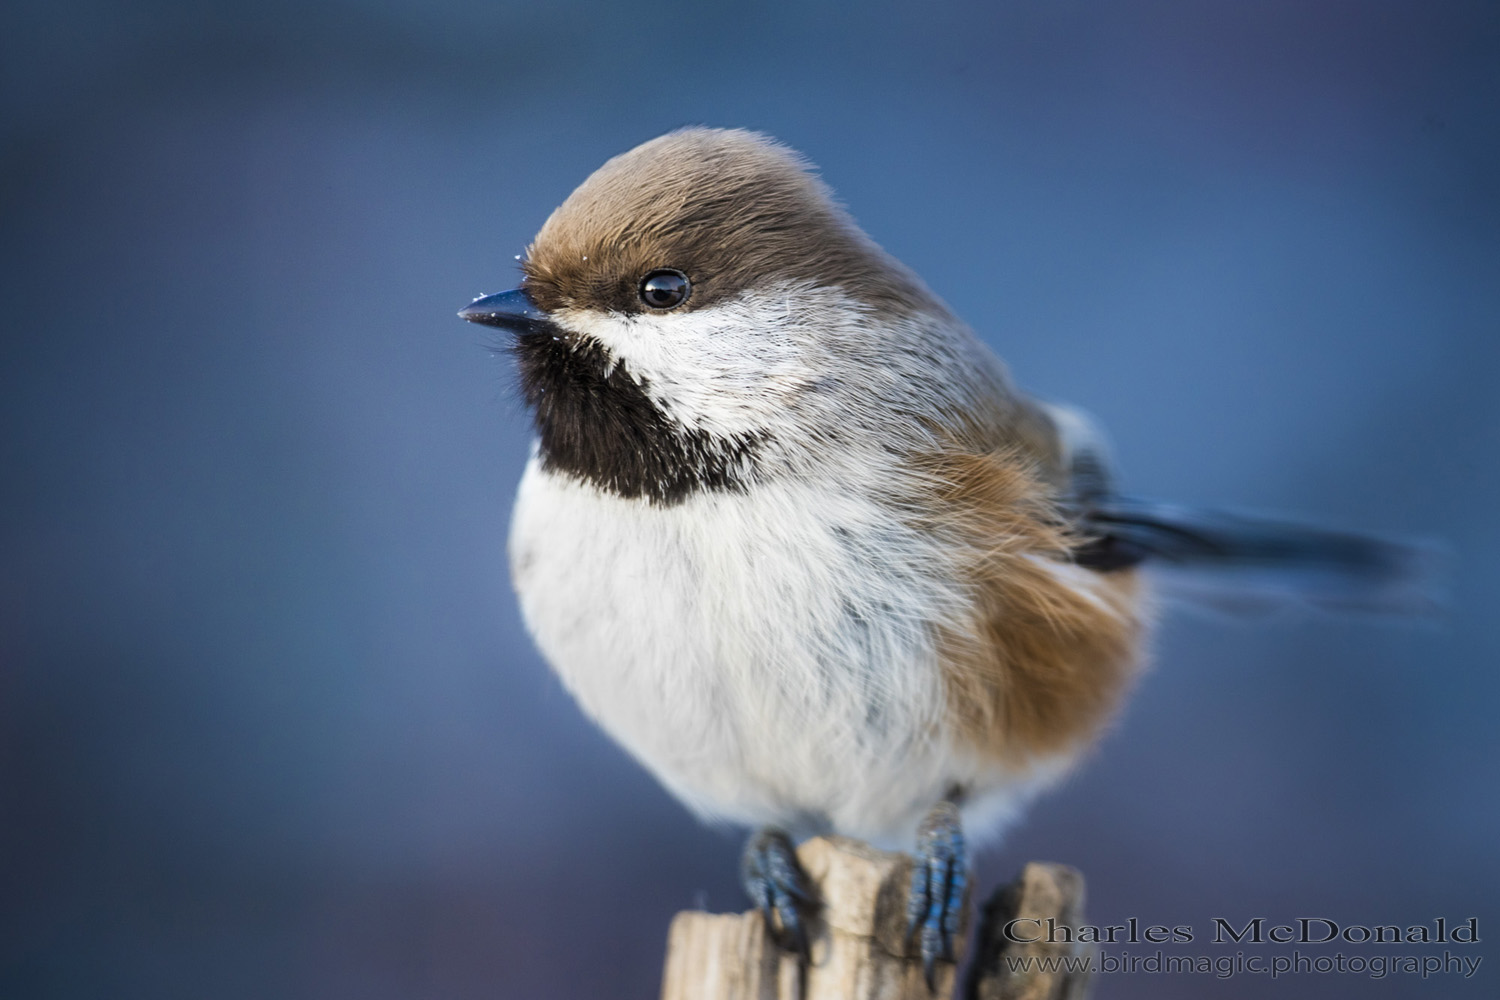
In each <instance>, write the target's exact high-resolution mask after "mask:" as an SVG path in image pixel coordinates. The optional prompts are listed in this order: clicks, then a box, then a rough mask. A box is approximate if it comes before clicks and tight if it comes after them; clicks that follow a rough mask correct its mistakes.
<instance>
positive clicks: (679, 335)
mask: <svg viewBox="0 0 1500 1000" xmlns="http://www.w3.org/2000/svg"><path fill="white" fill-rule="evenodd" d="M857 314H858V311H857V309H855V308H853V307H852V304H851V303H850V302H849V301H848V300H847V299H846V298H845V296H843V294H842V293H839V292H836V291H832V290H828V289H806V288H799V287H786V288H780V289H772V290H768V291H762V292H758V293H756V294H755V295H754V297H753V301H751V297H750V296H748V295H746V296H740V297H739V298H736V299H733V300H731V301H729V302H724V303H721V304H719V305H715V306H711V307H709V308H707V309H700V310H697V311H693V312H682V313H674V312H667V313H659V314H650V313H647V314H638V315H621V314H618V313H608V312H601V311H598V310H592V309H564V310H559V311H558V312H557V313H556V314H554V316H553V318H554V320H555V321H556V322H557V323H559V324H560V325H562V326H563V327H565V328H566V329H568V330H571V331H573V332H575V333H578V334H581V335H584V336H587V337H591V338H593V339H594V340H596V341H598V342H599V343H600V344H602V345H603V346H604V347H605V349H606V350H608V351H609V353H610V354H611V355H612V356H613V357H614V358H616V359H618V360H619V361H620V362H621V363H623V365H624V367H625V370H626V371H628V372H629V373H630V374H631V375H633V376H635V377H636V378H637V379H640V380H644V381H645V382H646V392H647V394H648V395H649V396H650V397H651V398H652V400H653V401H654V402H656V403H657V404H659V405H660V406H661V407H662V409H664V410H665V411H667V412H668V413H670V414H671V415H672V416H673V417H675V418H676V419H677V420H679V421H681V422H682V423H683V424H685V425H687V426H689V427H694V428H698V429H701V430H705V431H709V432H713V433H717V434H722V435H735V434H743V433H748V432H753V431H759V430H767V429H772V428H774V426H775V425H776V424H778V423H779V422H781V421H782V420H785V419H786V418H787V416H788V412H789V411H790V410H792V409H795V408H796V406H797V403H798V400H799V398H800V397H801V396H803V395H804V394H805V393H807V392H808V391H809V390H811V389H812V387H813V386H814V385H815V383H816V381H817V379H818V376H819V372H818V366H817V364H816V362H817V360H818V359H819V357H820V356H821V354H822V351H821V350H820V349H819V346H818V345H819V341H820V337H826V336H827V330H828V328H829V327H830V326H832V325H835V324H838V323H841V322H845V323H846V322H848V317H849V316H851V315H857ZM820 331H821V332H820Z"/></svg>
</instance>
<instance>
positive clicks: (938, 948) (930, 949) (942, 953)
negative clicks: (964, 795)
mask: <svg viewBox="0 0 1500 1000" xmlns="http://www.w3.org/2000/svg"><path fill="white" fill-rule="evenodd" d="M916 861H917V863H916V865H915V866H913V868H912V872H911V895H909V896H908V897H907V899H906V940H907V946H908V947H910V946H911V943H912V939H913V938H916V939H917V940H918V942H919V944H920V946H921V952H922V974H923V977H924V978H925V979H926V980H927V989H928V990H929V991H932V990H934V988H935V987H934V983H935V982H936V972H937V961H938V959H940V958H941V959H942V960H943V961H945V962H951V961H953V960H954V948H953V946H954V942H955V941H956V940H957V939H958V936H959V925H960V923H961V922H962V919H963V910H964V892H965V890H966V889H967V888H968V883H969V858H968V852H967V851H966V850H965V848H964V832H963V827H962V826H961V825H960V823H959V816H958V806H957V805H956V804H955V803H953V802H939V803H938V804H937V805H936V806H934V807H933V809H932V812H930V813H928V814H927V818H926V819H925V820H923V821H922V825H921V826H920V827H918V828H917V856H916Z"/></svg>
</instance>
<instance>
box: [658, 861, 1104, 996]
mask: <svg viewBox="0 0 1500 1000" xmlns="http://www.w3.org/2000/svg"><path fill="white" fill-rule="evenodd" d="M797 859H798V861H800V862H801V863H802V868H803V870H804V871H806V872H807V874H808V877H809V878H811V879H812V881H813V883H814V884H815V885H816V886H817V889H818V893H819V898H820V899H822V901H823V907H822V910H821V911H820V912H819V913H818V915H817V916H816V917H815V918H813V919H812V920H810V921H809V922H808V938H809V944H810V946H811V947H810V951H811V957H812V961H811V963H810V964H809V966H808V968H807V970H806V973H805V977H804V975H803V973H802V972H801V970H799V969H798V963H797V960H796V958H794V957H792V956H790V955H787V954H785V953H784V952H782V951H781V949H779V948H777V947H776V945H775V944H774V943H773V942H772V941H770V940H769V939H768V938H767V936H766V930H765V924H764V922H763V921H762V920H761V916H760V914H759V913H757V912H756V911H754V910H751V911H749V912H746V913H723V914H713V913H704V912H702V911H698V910H685V911H683V912H682V913H679V914H677V916H676V918H675V919H674V920H673V921H672V927H671V930H670V931H668V933H667V963H666V970H665V972H664V975H663V977H662V988H661V998H662V1000H952V997H953V991H954V985H955V968H954V966H953V965H952V964H950V963H947V962H940V963H938V969H937V990H936V991H935V992H932V993H929V992H928V990H927V984H926V983H925V982H924V981H923V979H922V964H921V961H920V960H919V959H917V958H915V957H913V956H909V955H908V952H907V950H906V941H905V937H906V895H907V892H908V891H909V889H910V885H911V868H912V859H911V858H910V857H909V856H907V855H905V854H892V853H889V852H886V851H877V850H876V849H874V848H873V847H870V846H869V845H868V844H863V843H860V842H859V841H856V840H849V839H847V838H844V837H827V838H824V837H818V838H815V839H813V840H809V841H808V842H807V843H805V844H803V845H802V846H801V847H799V848H798V849H797ZM1049 917H1050V918H1052V919H1053V920H1054V921H1056V924H1057V926H1059V927H1060V926H1063V925H1067V926H1069V927H1077V926H1078V925H1080V924H1081V923H1083V876H1082V875H1081V874H1080V873H1079V872H1078V871H1077V870H1076V869H1073V868H1068V867H1066V866H1064V865H1053V864H1040V863H1035V862H1033V863H1032V864H1029V865H1027V866H1026V867H1025V868H1024V869H1023V870H1022V872H1021V874H1020V876H1019V877H1018V878H1017V879H1016V880H1015V881H1014V882H1012V883H1011V884H1010V885H1007V886H1002V887H1001V888H999V889H998V890H996V892H995V894H994V895H993V896H992V897H991V898H990V900H989V901H988V902H987V903H986V904H985V905H984V908H983V920H982V922H981V924H980V928H979V935H978V949H979V950H978V954H977V956H976V960H975V962H974V966H973V968H972V969H971V970H970V974H969V977H968V988H967V989H966V990H965V992H964V996H965V998H966V1000H1084V998H1085V997H1086V995H1087V990H1088V985H1089V983H1088V977H1087V975H1085V974H1082V973H1079V972H1077V971H1069V970H1067V969H1066V968H1050V969H1049V968H1047V967H1045V966H1043V967H1038V966H1037V965H1036V964H1035V962H1034V961H1033V962H1032V963H1031V964H1030V965H1028V963H1027V962H1026V961H1025V960H1026V959H1028V958H1029V959H1032V960H1034V959H1036V958H1048V959H1060V958H1064V957H1068V958H1072V957H1077V956H1080V955H1084V954H1085V952H1083V951H1082V950H1081V949H1079V947H1078V946H1076V945H1070V944H1067V943H1064V942H1060V941H1058V942H1052V943H1049V942H1047V941H1046V940H1045V937H1046V935H1045V931H1044V932H1043V933H1042V934H1041V935H1035V936H1040V937H1042V938H1043V940H1041V941H1038V942H1035V943H1031V942H1025V941H1015V940H1011V938H1012V937H1020V938H1025V937H1031V936H1034V935H1033V934H1032V933H1031V931H1032V930H1033V929H1035V928H1036V927H1041V928H1045V927H1046V921H1047V919H1048V918H1049ZM1016 918H1021V919H1022V920H1023V921H1032V920H1035V921H1038V923H1037V924H1035V925H1033V924H1031V923H1029V922H1027V923H1023V924H1020V925H1016V926H1017V927H1018V928H1019V933H1016V934H1012V935H1011V936H1010V937H1007V936H1006V934H1005V927H1006V925H1007V924H1008V923H1009V922H1010V921H1012V920H1014V919H1016ZM1055 936H1061V935H1055ZM961 957H962V956H960V958H961Z"/></svg>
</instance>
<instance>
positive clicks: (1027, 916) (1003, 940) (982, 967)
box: [968, 861, 1091, 1000]
mask: <svg viewBox="0 0 1500 1000" xmlns="http://www.w3.org/2000/svg"><path fill="white" fill-rule="evenodd" d="M1049 921H1051V923H1050V924H1049ZM1082 923H1083V875H1082V874H1081V873H1080V872H1079V871H1078V870H1077V869H1076V868H1069V867H1067V866H1066V865H1052V864H1042V863H1039V862H1035V861H1033V862H1032V863H1031V864H1029V865H1027V866H1026V867H1025V868H1024V869H1022V870H1021V875H1020V877H1019V878H1017V879H1016V880H1015V881H1014V882H1012V883H1011V884H1010V885H1007V886H1003V887H1002V888H1000V889H998V890H996V892H995V894H994V895H993V896H991V897H990V900H989V902H987V903H986V904H985V905H984V912H983V915H982V917H981V919H980V922H979V935H978V941H977V945H976V946H977V948H978V951H977V952H976V954H975V958H974V965H973V968H971V969H970V970H969V989H968V1000H1084V997H1086V996H1087V995H1088V990H1089V979H1088V976H1087V975H1086V974H1083V973H1079V972H1076V971H1072V972H1070V971H1068V970H1067V969H1066V967H1065V966H1064V967H1059V966H1060V965H1061V962H1062V960H1064V959H1069V958H1079V957H1084V956H1087V955H1089V954H1090V953H1091V952H1090V951H1089V950H1086V949H1088V948H1089V946H1085V945H1078V944H1073V943H1069V942H1067V941H1065V940H1063V939H1064V938H1070V937H1072V936H1073V935H1072V933H1070V932H1068V931H1063V930H1061V929H1062V928H1064V927H1066V928H1070V929H1071V928H1075V927H1077V926H1079V925H1080V924H1082ZM1007 927H1009V928H1010V933H1009V934H1007V932H1006V928H1007ZM1048 937H1052V938H1054V940H1052V941H1048V940H1047V939H1048ZM1030 938H1037V939H1038V940H1036V941H1034V942H1033V941H1030V940H1028V939H1030ZM1038 960H1041V962H1042V963H1045V964H1040V965H1039V963H1038Z"/></svg>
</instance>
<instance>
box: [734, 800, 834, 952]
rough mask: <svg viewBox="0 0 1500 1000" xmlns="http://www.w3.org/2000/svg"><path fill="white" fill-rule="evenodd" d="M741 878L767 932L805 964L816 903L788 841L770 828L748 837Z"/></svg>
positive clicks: (789, 839)
mask: <svg viewBox="0 0 1500 1000" xmlns="http://www.w3.org/2000/svg"><path fill="white" fill-rule="evenodd" d="M740 879H741V880H742V881H743V883H744V886H745V891H746V892H747V893H749V894H750V899H751V901H752V902H754V903H755V906H756V908H757V909H758V910H760V914H761V916H762V917H764V918H765V921H766V933H767V934H769V935H770V937H771V939H772V940H773V941H775V942H776V943H777V944H778V945H780V946H781V947H782V948H785V949H786V950H787V951H790V952H793V953H794V954H796V955H797V956H798V957H799V958H801V960H802V962H803V964H804V965H806V963H807V961H808V942H807V922H806V918H807V917H808V916H810V915H811V914H812V913H813V912H815V911H816V910H817V908H818V900H817V895H816V893H815V892H814V890H813V888H812V883H811V882H809V881H808V878H807V874H806V873H805V872H804V871H803V870H802V866H801V865H799V864H798V863H797V852H796V849H795V848H794V847H793V846H792V841H791V838H790V837H788V836H787V835H786V834H785V833H783V832H782V831H781V830H776V829H773V828H770V827H767V828H765V829H763V830H761V831H760V832H758V833H756V834H755V836H753V837H751V838H750V841H749V843H747V844H746V845H745V855H744V858H743V859H742V861H741V864H740Z"/></svg>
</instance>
